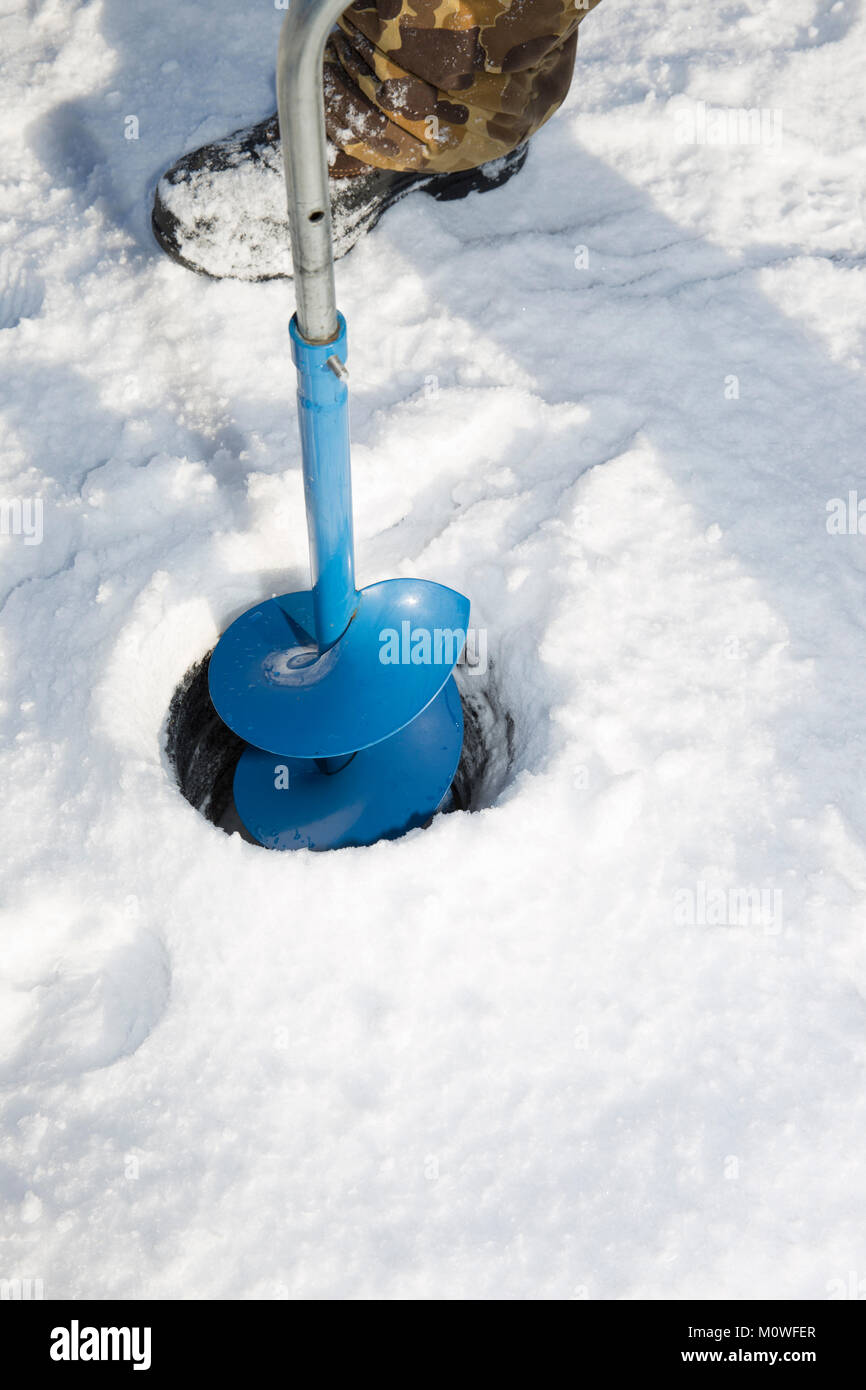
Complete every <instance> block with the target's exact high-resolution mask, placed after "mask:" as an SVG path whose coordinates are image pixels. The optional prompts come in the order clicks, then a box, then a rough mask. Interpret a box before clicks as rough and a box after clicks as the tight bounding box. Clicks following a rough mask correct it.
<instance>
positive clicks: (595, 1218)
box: [0, 0, 866, 1299]
mask: <svg viewBox="0 0 866 1390" xmlns="http://www.w3.org/2000/svg"><path fill="white" fill-rule="evenodd" d="M280 18H281V16H280V13H279V12H278V11H277V10H275V8H274V7H273V6H272V5H271V4H270V3H268V0H258V2H257V3H255V4H253V3H250V4H245V5H243V6H239V5H237V4H236V3H235V0H209V2H208V3H207V4H204V3H192V2H191V0H187V3H184V4H182V5H179V4H177V3H169V0H149V3H148V4H147V5H146V6H141V5H130V4H128V3H127V0H101V3H95V2H94V3H74V2H73V0H32V3H26V4H25V3H24V0H3V3H2V5H0V26H2V49H3V53H4V73H3V83H4V101H3V103H2V114H0V133H2V148H3V152H4V169H3V175H2V184H0V199H2V212H3V217H4V222H3V230H2V249H0V316H2V323H3V324H4V328H3V330H2V331H0V358H2V366H0V381H2V384H0V391H2V398H3V410H4V425H3V464H2V467H3V474H2V479H3V481H2V498H3V499H4V502H6V503H8V502H9V499H18V500H19V501H23V500H26V499H31V500H32V499H35V498H41V499H43V503H44V539H43V541H42V543H41V544H40V545H36V544H26V543H25V542H26V537H24V536H22V535H8V536H4V537H3V538H2V540H0V544H2V550H3V559H4V566H3V583H2V599H3V616H2V622H3V628H2V656H3V664H2V702H3V703H2V715H0V718H2V724H0V730H2V750H0V756H2V777H3V813H2V814H3V826H2V843H3V850H4V854H3V860H4V863H3V873H4V889H3V895H4V896H3V907H2V913H0V929H2V943H3V944H2V954H0V991H2V993H0V1083H2V1088H3V1091H2V1104H3V1127H2V1141H0V1142H2V1167H0V1196H2V1201H3V1218H2V1223H3V1224H2V1234H3V1246H2V1256H0V1277H3V1278H14V1277H22V1278H31V1279H42V1280H43V1281H44V1291H45V1296H46V1297H49V1298H51V1297H53V1298H59V1297H65V1296H79V1297H82V1296H89V1297H97V1298H103V1297H122V1298H138V1297H152V1296H156V1297H169V1298H184V1299H199V1298H214V1297H242V1298H286V1297H288V1298H301V1297H317V1298H360V1299H368V1298H384V1299H396V1298H407V1299H418V1298H436V1299H442V1298H466V1299H478V1298H505V1299H512V1298H514V1299H522V1298H583V1297H588V1298H611V1297H613V1298H636V1297H653V1298H658V1297H674V1298H684V1297H699V1298H705V1297H712V1296H717V1295H718V1296H722V1297H751V1298H756V1297H761V1296H766V1295H777V1296H782V1297H789V1298H802V1297H819V1298H822V1297H827V1296H835V1294H836V1293H837V1292H839V1291H840V1290H842V1289H843V1288H844V1289H845V1290H847V1291H849V1292H850V1291H851V1290H853V1291H854V1292H855V1293H856V1290H857V1287H858V1282H857V1281H858V1280H859V1281H861V1282H860V1284H859V1288H860V1291H861V1293H862V1292H863V1291H864V1290H866V1283H863V1282H862V1281H863V1280H864V1276H866V1202H864V1198H866V1189H864V1150H863V1133H864V1129H866V1087H864V1081H863V1071H864V1061H866V950H864V940H863V936H864V904H866V805H864V780H866V777H864V759H866V688H864V680H863V676H862V672H863V669H864V661H866V629H864V601H863V600H864V591H866V539H864V538H863V536H861V535H859V534H851V535H847V534H845V535H837V534H831V533H830V532H829V531H828V527H827V521H828V513H827V504H828V502H829V501H830V500H831V499H833V498H840V499H843V500H845V502H846V505H847V499H848V493H849V491H851V490H856V489H857V488H858V487H859V488H861V489H862V490H863V493H864V495H866V482H864V469H863V447H864V445H863V441H864V438H866V393H864V383H863V358H864V333H866V295H864V292H863V289H864V271H863V265H864V254H866V230H864V222H863V212H864V189H866V159H864V153H866V119H864V117H866V94H864V88H863V80H862V55H863V52H864V43H866V20H864V15H863V10H862V7H861V6H860V5H859V4H857V3H855V0H835V3H830V0H784V2H783V0H730V2H729V3H725V4H722V5H715V4H711V3H710V0H671V3H670V4H668V5H665V6H661V7H660V6H658V5H657V4H655V3H651V0H631V2H630V3H629V4H625V3H623V0H604V3H603V4H602V5H601V6H600V8H599V9H598V10H597V11H595V12H594V13H593V14H592V15H591V16H590V17H589V18H588V19H587V20H586V22H585V24H584V25H583V27H582V30H581V52H580V57H579V63H578V75H577V80H576V81H575V84H574V87H573V90H572V93H571V96H570V98H569V101H568V103H567V105H566V107H565V108H564V109H563V110H562V112H560V113H559V115H558V116H557V117H556V118H555V119H554V120H553V121H551V122H550V124H549V125H548V126H547V127H546V128H545V129H544V130H543V131H542V132H541V134H540V135H539V137H538V138H537V140H536V141H535V142H534V146H533V149H532V150H531V151H530V159H529V161H528V163H527V166H526V169H525V171H524V173H523V174H521V176H520V177H519V178H517V179H515V180H513V181H512V182H511V183H510V184H509V185H508V186H507V187H506V188H504V189H503V190H501V191H498V192H495V193H492V194H489V195H486V196H484V197H472V198H469V199H467V200H466V201H465V202H462V203H451V204H437V203H434V202H433V201H432V200H431V199H428V198H424V197H419V196H414V197H411V198H408V199H407V200H406V201H405V202H403V203H402V204H401V205H400V206H399V207H397V208H395V209H394V210H393V211H392V212H390V213H389V214H388V216H387V217H386V218H385V219H384V220H383V222H382V223H381V224H380V226H379V227H378V228H377V229H376V231H375V232H374V233H373V234H372V235H371V236H370V237H369V238H367V239H366V240H365V241H364V242H362V243H361V244H360V245H359V246H358V247H357V248H356V249H355V250H354V251H353V253H352V255H351V256H350V257H349V258H348V259H347V260H346V261H344V262H342V263H341V265H340V266H339V274H338V280H339V296H340V303H341V307H342V308H343V310H344V312H345V313H346V315H347V317H348V320H349V326H350V334H351V345H352V357H351V367H352V383H353V396H352V399H353V435H354V440H355V452H354V467H355V494H356V522H357V544H358V561H359V573H360V578H361V579H362V581H363V582H365V583H371V582H373V581H375V580H377V579H379V578H385V577H390V576H394V575H402V574H419V575H421V576H424V577H429V578H432V579H436V580H439V581H441V582H443V583H446V584H452V585H454V586H455V587H457V588H460V589H462V590H463V591H464V592H466V593H467V594H469V595H470V597H471V599H472V602H473V615H474V622H475V623H476V624H477V625H479V626H483V627H485V628H486V629H487V631H488V643H489V651H490V655H491V658H492V661H493V663H494V668H493V671H492V673H489V674H488V677H487V678H488V679H492V680H495V683H496V690H497V692H498V696H499V698H500V699H501V701H502V702H503V704H504V705H505V706H506V707H507V709H509V710H510V712H511V714H512V717H513V719H514V725H515V731H514V761H513V765H512V767H511V769H510V771H509V774H508V780H507V785H506V786H505V787H503V788H502V789H501V791H500V793H499V795H498V796H497V797H496V799H495V802H494V804H491V805H489V806H487V807H486V808H485V809H483V810H481V811H479V812H478V813H475V814H466V813H457V814H454V815H450V816H443V817H439V818H438V819H437V820H436V821H435V822H434V824H433V826H432V827H431V828H430V829H428V830H426V831H421V832H416V833H414V834H413V835H411V836H409V837H408V838H407V839H405V840H402V841H399V842H395V843H386V844H380V845H377V846H375V847H373V848H371V849H366V850H348V851H343V852H340V853H337V854H332V855H319V856H315V855H309V854H306V853H300V854H297V855H279V854H270V853H268V852H266V851H263V850H261V849H259V848H257V847H254V846H251V845H248V844H246V843H244V842H243V841H242V840H241V839H240V838H239V837H238V836H233V837H229V836H226V835H225V834H223V833H222V832H221V831H219V830H217V829H215V828H214V827H213V826H211V825H210V824H208V822H207V821H205V820H204V819H203V818H202V817H201V816H200V815H198V814H197V813H196V812H195V811H194V810H193V809H192V808H191V807H190V806H189V805H188V804H187V802H185V801H184V800H183V799H182V797H181V795H180V793H179V792H178V790H177V787H176V786H175V784H174V782H173V780H172V777H171V772H170V769H169V767H168V765H167V762H166V759H165V754H164V747H163V739H164V724H165V717H166V711H167V708H168V704H169V701H170V698H171V695H172V691H173V690H174V688H175V686H176V685H177V683H178V682H179V680H180V679H181V677H182V676H183V674H184V672H185V670H186V669H187V668H188V667H189V666H190V665H191V664H192V663H193V662H195V661H197V660H198V659H199V658H200V657H201V656H203V655H204V653H205V652H206V651H207V650H208V649H209V647H210V646H211V645H212V644H213V642H214V640H215V639H216V637H217V636H218V634H219V633H220V631H221V630H222V629H223V628H224V627H225V626H226V624H227V623H228V622H229V620H230V619H232V618H233V617H234V616H236V615H237V614H238V613H239V612H240V611H242V610H243V609H244V608H246V607H248V606H249V605H250V604H251V603H254V602H257V601H258V600H259V599H261V598H262V597H264V596H266V595H268V594H270V593H272V592H274V591H275V590H276V591H281V590H284V589H288V588H291V587H294V586H298V587H301V586H303V584H304V582H305V575H306V559H305V554H306V552H305V544H306V542H305V532H304V524H303V510H302V497H301V484H300V476H299V448H298V443H297V439H296V433H295V421H294V411H293V399H292V398H293V384H292V379H291V367H290V362H289V356H288V350H287V348H288V345H287V337H286V320H287V317H288V314H289V312H290V310H291V289H290V287H289V286H288V285H287V284H286V283H285V282H276V283H273V284H264V285H246V284H236V283H213V282H209V281H207V280H204V279H201V278H199V277H196V276H194V275H191V274H190V273H189V272H186V271H184V270H182V269H180V268H179V267H177V266H175V265H173V264H171V263H169V262H168V261H167V260H166V259H165V258H164V257H162V256H161V255H160V254H159V253H158V251H157V249H156V248H155V246H154V244H153V243H152V241H151V239H150V234H149V230H148V217H149V205H150V199H151V196H152V191H153V188H154V186H155V183H156V180H157V179H158V177H159V175H160V174H161V172H162V171H163V169H164V168H166V167H167V166H168V165H169V164H170V163H171V162H172V161H173V160H174V159H175V158H177V157H178V155H179V154H181V153H182V152H183V151H184V150H187V149H191V148H194V147H195V146H196V145H198V144H200V143H202V142H203V141H205V140H209V139H214V138H217V137H219V136H221V135H223V134H225V133H226V132H227V131H229V130H232V129H234V128H236V127H237V126H239V125H241V124H243V123H245V122H250V121H253V120H255V119H260V118H261V117H263V116H264V115H266V114H268V113H269V112H270V111H271V110H272V109H273V104H274V103H273V59H272V54H273V52H274V51H275V45H276V37H277V31H278V27H279V23H280ZM700 102H704V103H706V104H707V108H708V109H710V108H713V109H715V108H738V107H741V106H742V107H761V108H765V109H766V110H767V111H773V110H776V109H778V110H780V111H781V112H782V121H783V138H782V141H781V143H779V142H778V141H777V142H775V143H773V144H770V143H765V144H758V145H746V144H733V145H732V144H722V145H720V144H710V143H705V144H697V143H694V144H690V143H683V142H682V138H681V136H682V131H683V130H684V129H686V128H687V126H688V123H689V122H690V121H692V120H693V117H694V116H695V112H696V111H697V109H698V108H697V103H700ZM129 116H136V117H137V119H138V122H139V130H138V134H139V138H138V139H137V140H134V139H127V138H125V132H128V131H130V130H132V129H134V127H133V126H130V125H129V124H128V123H127V120H126V118H127V117H129ZM583 247H585V248H586V251H585V252H584V251H582V250H581V249H580V248H583ZM734 377H735V378H737V382H736V383H734V382H733V381H732V380H731V378H734ZM737 387H738V395H737V394H736V391H737ZM6 514H7V515H8V516H11V515H12V512H11V511H9V509H8V507H7V513H6ZM864 526H866V522H864ZM7 529H10V527H9V526H7ZM855 530H856V522H855ZM476 679H481V678H480V677H477V678H476ZM750 887H751V888H759V889H763V890H764V893H765V908H766V910H765V911H764V912H763V913H762V914H756V913H751V914H749V913H747V914H746V917H747V918H748V919H749V920H747V921H746V922H745V924H744V925H738V924H737V922H736V920H735V919H736V913H734V912H731V913H729V914H728V920H727V921H724V922H719V921H718V920H717V914H716V915H714V913H713V912H712V911H707V912H706V914H705V915H706V916H707V917H708V918H709V919H710V920H709V921H707V922H705V923H704V924H702V923H701V920H700V919H701V917H702V914H703V909H702V908H701V903H702V902H704V901H706V902H710V903H712V902H716V903H717V902H718V901H719V899H720V897H724V900H725V901H726V902H727V901H728V900H729V899H730V898H732V897H733V896H735V895H736V894H737V893H740V892H744V891H746V890H747V889H749V888H750ZM702 895H703V897H702ZM690 902H691V903H692V904H693V905H694V915H695V917H696V919H697V920H696V921H695V923H694V924H693V925H689V924H688V922H686V921H684V920H683V919H684V916H686V917H687V916H688V904H689V903H690ZM684 904H685V907H684ZM768 904H769V906H767V905H768ZM723 915H724V914H723ZM732 918H733V919H734V920H732ZM852 1271H853V1272H854V1279H853V1280H852V1279H851V1277H850V1276H851V1272H852Z"/></svg>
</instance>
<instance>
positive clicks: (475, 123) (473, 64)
mask: <svg viewBox="0 0 866 1390" xmlns="http://www.w3.org/2000/svg"><path fill="white" fill-rule="evenodd" d="M598 3H599V0H403V2H402V3H401V0H357V3H356V4H354V5H352V6H351V8H350V9H348V10H346V12H345V14H344V15H343V16H342V18H341V19H340V22H339V28H338V29H335V31H334V33H333V35H332V37H331V39H330V41H329V43H328V47H327V51H326V53H325V110H326V113H327V126H328V134H329V136H330V138H331V139H332V140H333V142H334V143H335V144H336V145H337V146H339V148H340V149H342V150H344V151H345V153H346V154H347V155H351V156H354V157H355V158H357V159H360V160H363V162H364V163H365V164H375V165H377V166H378V167H379V168H382V169H403V170H430V171H432V172H437V173H451V172H453V171H455V170H459V169H474V168H475V167H476V166H477V165H479V164H483V163H484V162H485V161H486V160H490V159H497V158H499V156H501V155H505V154H508V152H509V151H510V150H513V149H514V148H515V147H516V146H517V145H520V144H522V143H523V141H524V140H526V139H528V137H529V136H530V135H532V134H533V133H534V132H535V131H536V130H538V129H539V127H540V126H542V125H544V123H545V121H547V120H549V118H550V117H551V116H552V115H553V113H554V111H556V109H557V107H558V106H559V105H560V103H561V102H562V100H563V98H564V97H565V95H566V93H567V92H568V88H569V85H570V83H571V75H572V70H573V68H574V56H575V50H576V48H577V27H578V25H579V23H580V21H581V20H582V19H583V18H584V17H585V15H587V14H588V13H589V11H590V10H591V9H593V8H594V7H595V5H597V4H598Z"/></svg>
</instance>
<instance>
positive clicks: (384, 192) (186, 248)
mask: <svg viewBox="0 0 866 1390" xmlns="http://www.w3.org/2000/svg"><path fill="white" fill-rule="evenodd" d="M526 150H527V146H526V145H525V144H523V145H520V146H518V148H517V149H515V150H512V151H511V153H510V154H506V155H503V156H502V158H500V159H494V160H490V161H489V162H488V163H487V164H481V165H479V166H478V167H477V168H475V169H466V170H461V171H460V172H458V173H453V174H430V173H426V174H425V173H402V172H395V171H394V170H391V169H379V168H374V167H373V166H372V165H369V164H362V163H361V161H360V160H357V159H354V158H352V157H351V156H349V155H345V154H343V152H342V151H341V150H337V149H336V147H334V146H332V147H331V151H330V154H331V214H332V219H333V229H334V256H335V258H336V259H339V258H340V257H341V256H345V255H346V253H347V251H351V249H352V247H353V246H354V245H355V243H356V241H358V240H359V239H360V238H361V237H362V236H363V235H364V233H365V232H369V231H370V229H371V228H372V227H375V225H376V223H377V222H378V221H379V218H380V217H381V216H382V214H383V213H384V212H386V211H387V210H388V208H389V207H392V206H393V205H394V203H396V202H398V201H399V200H400V199H401V198H404V197H405V196H406V194H407V193H411V192H413V191H414V190H415V189H418V190H419V191H421V192H424V193H428V194H429V195H430V196H431V197H433V198H438V199H440V200H445V199H452V198H465V197H466V194H467V193H472V192H479V193H484V192H486V191H487V190H488V189H490V188H498V187H500V185H502V184H503V183H507V182H508V180H509V179H510V178H511V176H512V174H516V173H517V171H518V170H519V169H521V168H522V167H523V164H524V161H525V159H526ZM153 230H154V235H155V236H156V239H157V241H158V242H159V244H160V246H161V247H162V248H163V250H164V251H166V252H167V253H168V255H169V256H171V257H172V259H173V260H175V261H177V262H179V264H180V265H184V266H187V267H188V268H189V269H190V270H195V271H198V272H199V274H201V275H210V276H212V277H213V279H215V280H222V279H233V280H275V279H278V278H281V277H290V276H291V274H292V265H291V254H290V248H289V224H288V216H287V213H286V190H285V183H284V179H283V161H282V148H281V145H280V133H279V126H278V123H277V117H276V116H275V115H274V116H272V117H271V118H270V120H267V121H262V122H261V123H260V124H259V125H256V126H252V127H250V128H249V129H246V130H239V131H236V132H235V133H234V134H233V135H230V136H229V137H228V138H227V139H225V140H220V141H218V142H217V143H216V144H213V145H205V146H203V147H202V148H201V149H198V150H194V151H193V153H192V154H188V155H184V157H183V159H181V160H179V161H178V163H177V164H175V165H173V166H172V168H171V169H169V170H168V172H167V173H166V174H164V175H163V177H162V178H161V179H160V181H159V184H158V185H157V190H156V198H155V200H154V206H153Z"/></svg>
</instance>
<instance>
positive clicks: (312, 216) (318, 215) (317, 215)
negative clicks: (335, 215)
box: [307, 210, 325, 222]
mask: <svg viewBox="0 0 866 1390" xmlns="http://www.w3.org/2000/svg"><path fill="white" fill-rule="evenodd" d="M324 215H325V214H324V213H323V212H322V211H321V210H319V211H318V212H311V213H309V214H308V216H307V221H308V222H321V220H322V218H323V217H324Z"/></svg>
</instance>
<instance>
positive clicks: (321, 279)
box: [277, 0, 348, 343]
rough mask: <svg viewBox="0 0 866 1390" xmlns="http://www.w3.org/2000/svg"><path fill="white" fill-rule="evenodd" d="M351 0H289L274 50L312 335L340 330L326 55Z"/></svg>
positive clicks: (295, 247)
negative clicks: (324, 88)
mask: <svg viewBox="0 0 866 1390" xmlns="http://www.w3.org/2000/svg"><path fill="white" fill-rule="evenodd" d="M347 8H348V0H291V4H290V6H289V11H288V13H287V15H286V18H285V20H284V21H283V27H282V30H281V31H280V46H279V54H278V57H277V102H278V106H279V112H280V134H281V138H282V144H283V163H284V164H285V169H286V193H287V197H288V206H289V227H290V230H291V236H292V262H293V264H294V270H295V299H296V311H297V318H298V327H299V329H300V331H301V333H302V335H303V337H304V338H306V340H307V341H308V342H311V343H328V342H330V341H331V339H332V338H335V337H336V335H337V331H338V320H337V301H336V295H335V291H334V251H333V244H332V240H331V237H332V233H331V203H330V196H329V178H328V155H327V145H326V141H325V103H324V96H323V92H322V58H323V55H324V52H325V43H326V41H327V38H328V35H329V34H330V32H331V29H332V28H333V26H334V24H335V22H336V21H337V19H339V17H340V15H341V14H342V13H343V11H344V10H345V9H347Z"/></svg>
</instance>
